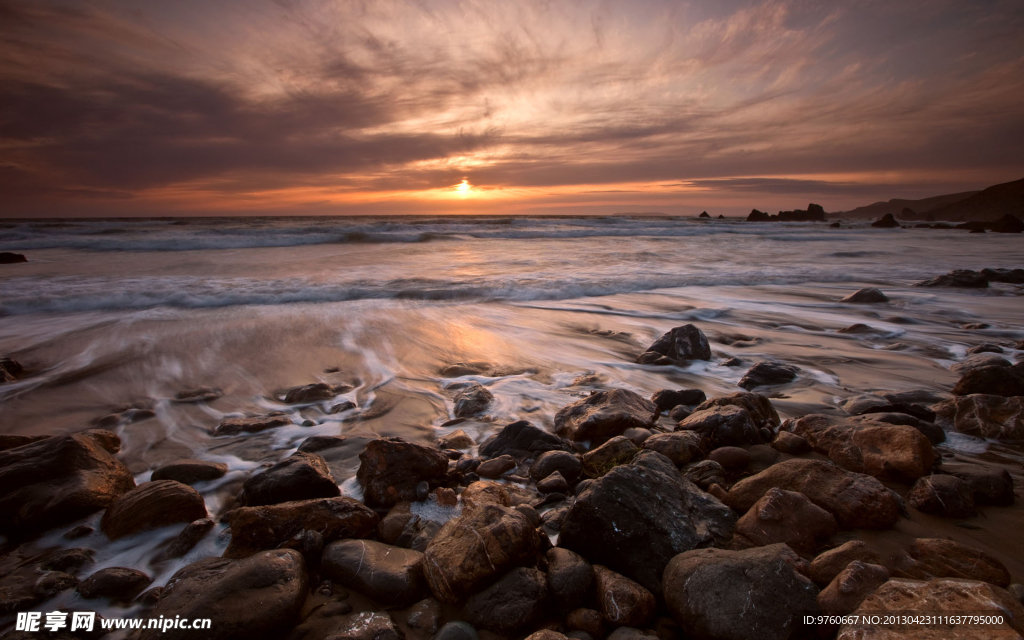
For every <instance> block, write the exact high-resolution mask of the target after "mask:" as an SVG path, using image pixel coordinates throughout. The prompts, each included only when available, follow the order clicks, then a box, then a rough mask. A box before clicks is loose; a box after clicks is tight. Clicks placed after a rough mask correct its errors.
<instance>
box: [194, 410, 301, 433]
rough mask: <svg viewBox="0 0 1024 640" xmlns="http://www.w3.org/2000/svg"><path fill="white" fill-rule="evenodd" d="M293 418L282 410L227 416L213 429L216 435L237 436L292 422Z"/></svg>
mask: <svg viewBox="0 0 1024 640" xmlns="http://www.w3.org/2000/svg"><path fill="white" fill-rule="evenodd" d="M291 423H292V420H291V418H289V417H288V416H287V415H286V414H284V413H281V412H274V413H268V414H266V415H263V416H248V417H240V418H225V419H224V420H221V423H220V424H219V425H217V428H216V429H214V430H213V435H215V436H236V435H238V434H240V433H259V432H260V431H266V430H268V429H274V428H276V427H283V426H285V425H287V424H291Z"/></svg>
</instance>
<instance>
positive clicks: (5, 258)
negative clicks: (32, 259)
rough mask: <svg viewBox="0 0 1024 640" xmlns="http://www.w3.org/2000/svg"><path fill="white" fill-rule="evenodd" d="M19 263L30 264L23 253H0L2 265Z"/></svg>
mask: <svg viewBox="0 0 1024 640" xmlns="http://www.w3.org/2000/svg"><path fill="white" fill-rule="evenodd" d="M19 262H28V258H26V257H25V255H24V254H22V253H12V252H10V251H0V264H18V263H19Z"/></svg>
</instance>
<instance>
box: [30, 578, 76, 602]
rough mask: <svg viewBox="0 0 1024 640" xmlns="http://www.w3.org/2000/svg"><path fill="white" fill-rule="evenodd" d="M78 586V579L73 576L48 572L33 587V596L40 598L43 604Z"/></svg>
mask: <svg viewBox="0 0 1024 640" xmlns="http://www.w3.org/2000/svg"><path fill="white" fill-rule="evenodd" d="M78 585H79V581H78V578H76V577H75V576H73V575H70V574H67V573H63V572H60V571H47V572H45V573H44V574H43V575H41V576H39V579H38V580H36V583H35V584H34V585H32V595H33V596H35V597H36V598H38V599H39V601H40V602H43V601H46V600H49V599H50V598H52V597H54V596H56V595H57V594H58V593H61V592H64V591H67V590H68V589H74V588H76V587H77V586H78ZM33 606H34V605H33Z"/></svg>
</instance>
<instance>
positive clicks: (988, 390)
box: [953, 356, 1024, 398]
mask: <svg viewBox="0 0 1024 640" xmlns="http://www.w3.org/2000/svg"><path fill="white" fill-rule="evenodd" d="M971 357H972V358H973V357H976V356H971ZM1020 369H1021V368H1020V367H1019V366H1013V367H1005V366H999V365H990V366H986V367H979V368H977V369H971V370H970V371H968V372H967V373H965V374H964V376H963V377H962V378H960V380H959V382H957V383H956V386H954V387H953V394H954V395H958V396H967V395H971V394H976V393H978V394H987V395H993V396H1003V397H1007V398H1008V397H1011V396H1024V373H1022V372H1021V370H1020Z"/></svg>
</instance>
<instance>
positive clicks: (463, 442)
mask: <svg viewBox="0 0 1024 640" xmlns="http://www.w3.org/2000/svg"><path fill="white" fill-rule="evenodd" d="M475 444H476V442H474V441H473V438H470V437H469V434H468V433H466V432H465V431H463V430H462V429H458V430H456V431H452V432H451V433H449V434H448V435H446V436H441V437H440V438H438V439H437V446H439V447H441V448H442V449H469V448H470V447H472V446H473V445H475Z"/></svg>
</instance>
